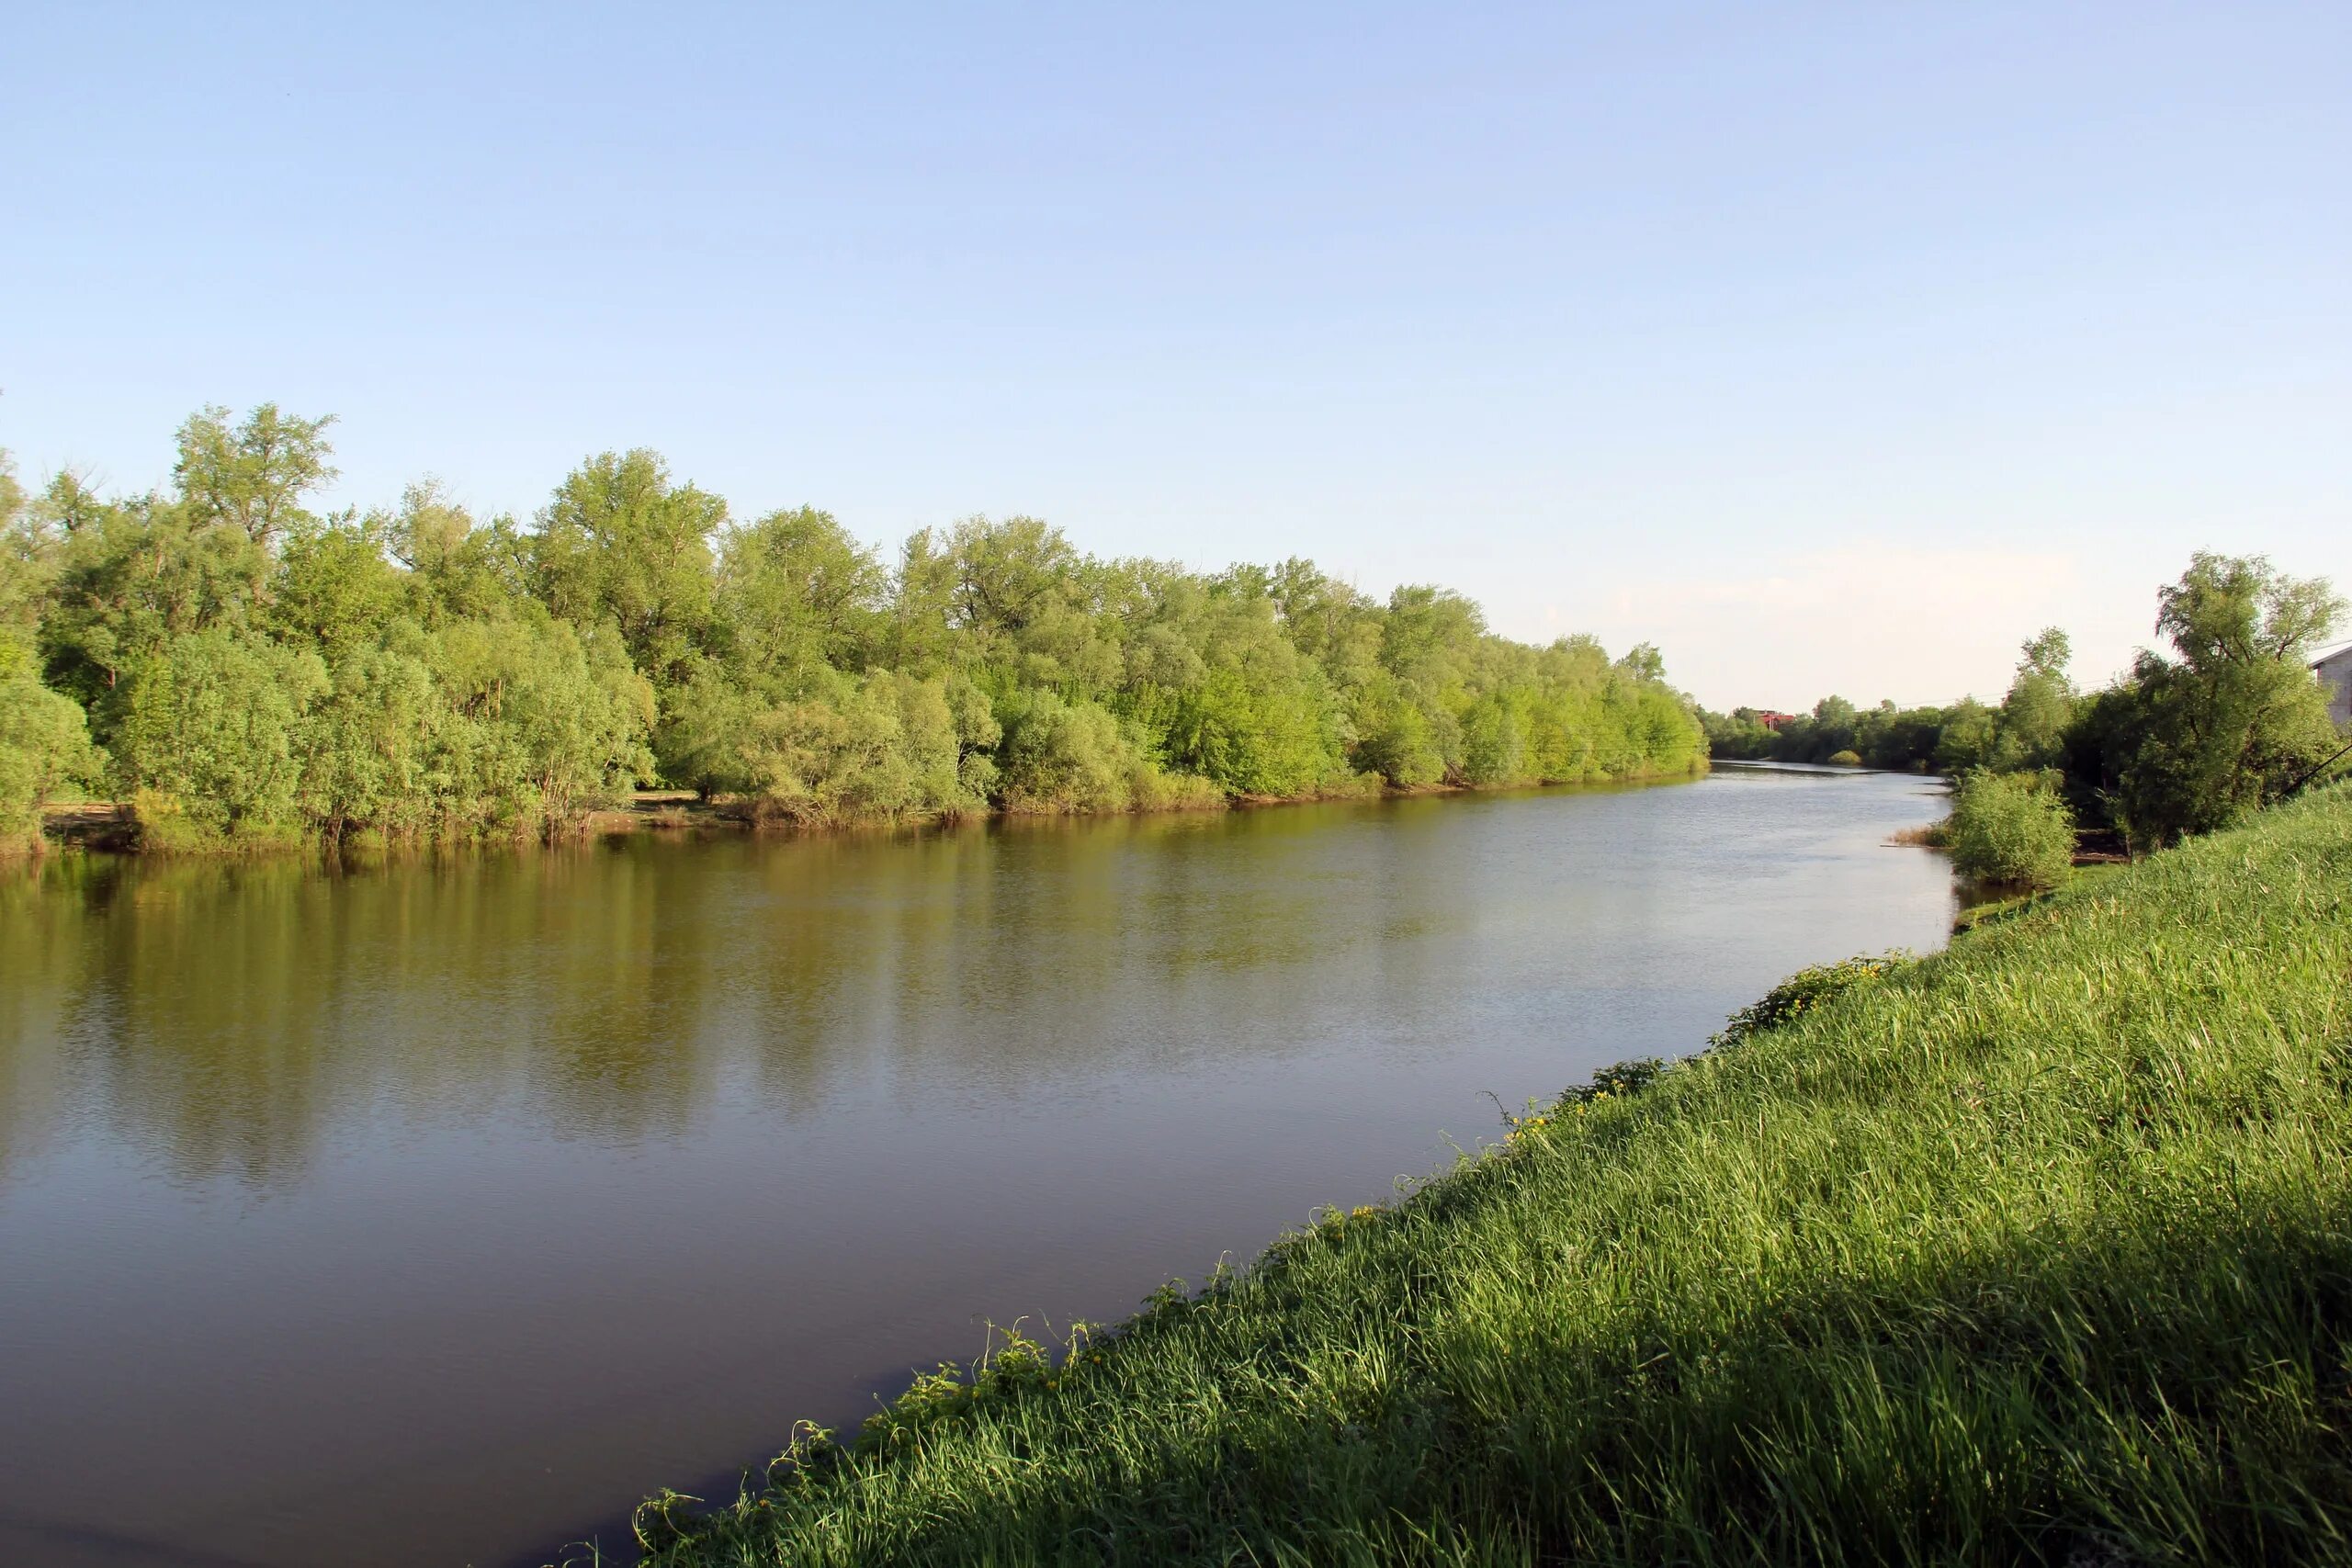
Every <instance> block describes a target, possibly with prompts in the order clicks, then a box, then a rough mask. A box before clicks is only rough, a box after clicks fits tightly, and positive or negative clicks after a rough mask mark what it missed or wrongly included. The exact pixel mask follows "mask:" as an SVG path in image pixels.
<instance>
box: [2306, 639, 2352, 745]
mask: <svg viewBox="0 0 2352 1568" xmlns="http://www.w3.org/2000/svg"><path fill="white" fill-rule="evenodd" d="M2312 669H2313V670H2315V671H2318V672H2319V680H2320V684H2321V685H2323V686H2325V687H2326V688H2327V716H2328V717H2330V718H2332V719H2334V720H2335V727H2336V728H2338V729H2342V728H2346V726H2352V648H2340V649H2336V650H2335V652H2334V653H2331V654H2329V655H2328V656H2327V657H2326V658H2324V659H2323V660H2320V661H2319V662H2318V663H2316V664H2314V665H2312Z"/></svg>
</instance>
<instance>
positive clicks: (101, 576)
mask: <svg viewBox="0 0 2352 1568" xmlns="http://www.w3.org/2000/svg"><path fill="white" fill-rule="evenodd" d="M35 511H36V513H38V514H39V515H40V517H42V518H43V519H44V520H45V521H46V522H47V523H48V524H49V525H51V526H52V527H54V528H55V529H56V530H57V533H58V535H59V542H58V546H57V551H56V574H55V578H54V581H52V583H51V588H50V591H49V594H48V601H47V604H45V605H44V607H43V612H42V615H41V622H40V647H41V651H42V655H43V658H44V660H45V661H46V664H47V667H48V670H49V673H50V676H51V681H52V682H54V683H55V684H56V685H57V686H58V687H59V688H60V689H62V690H63V691H65V692H66V693H68V694H71V695H73V696H74V697H75V698H76V699H78V700H79V701H81V702H83V703H84V704H85V705H97V704H98V703H99V700H100V699H101V698H103V697H105V696H106V695H107V694H109V693H111V692H113V691H114V690H115V688H116V687H117V686H118V685H119V683H120V682H121V680H122V678H123V675H124V673H125V671H128V670H129V669H130V666H131V665H132V664H134V663H135V662H137V661H138V660H141V659H142V658H144V657H146V656H147V655H148V654H149V653H152V652H153V651H154V650H155V649H158V648H160V647H161V646H162V645H163V644H164V642H165V641H167V640H168V639H170V638H173V637H182V636H186V635H187V634H189V633H191V632H197V631H201V630H204V629H206V628H207V627H210V626H236V625H242V624H244V623H245V622H246V621H248V620H249V619H251V617H252V615H253V611H254V605H255V604H256V603H257V602H258V600H259V598H260V596H261V593H262V589H263V585H264V584H265V583H266V581H267V580H268V575H269V571H270V558H269V555H268V553H267V552H266V550H265V549H264V548H263V547H261V546H260V545H259V544H257V543H255V542H254V539H253V538H252V537H251V536H248V535H247V534H246V532H245V530H244V529H243V528H242V527H239V526H235V525H230V524H226V523H222V522H220V521H217V520H216V521H210V522H208V521H205V520H203V519H202V518H201V517H200V516H198V514H196V513H194V512H192V511H191V509H190V508H189V507H188V506H187V505H185V504H183V503H181V502H172V501H166V500H164V499H162V498H160V497H157V496H153V495H147V496H139V497H134V498H132V499H130V500H128V501H122V502H109V501H102V500H100V499H99V498H98V497H97V496H96V495H95V494H93V493H92V492H91V491H90V490H89V488H88V487H87V486H86V485H85V484H84V483H83V481H82V480H81V479H80V478H79V477H78V476H77V475H75V474H74V473H73V472H71V471H70V470H69V471H66V472H63V473H60V474H59V475H58V476H57V477H56V478H55V479H53V480H51V483H50V486H49V488H48V490H47V491H46V492H44V493H43V495H42V497H41V499H40V501H39V502H36V503H35Z"/></svg>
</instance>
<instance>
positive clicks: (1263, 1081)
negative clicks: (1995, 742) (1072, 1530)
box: [0, 769, 1953, 1568]
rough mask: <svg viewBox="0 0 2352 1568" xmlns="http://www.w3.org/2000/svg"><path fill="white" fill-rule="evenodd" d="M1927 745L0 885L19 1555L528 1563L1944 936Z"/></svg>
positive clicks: (1, 1239)
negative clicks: (1702, 773)
mask: <svg viewBox="0 0 2352 1568" xmlns="http://www.w3.org/2000/svg"><path fill="white" fill-rule="evenodd" d="M1941 809H1942V803H1941V801H1940V799H1939V796H1938V795H1937V792H1936V787H1935V785H1933V784H1931V783H1929V782H1927V781H1922V780H1916V779H1910V778H1905V777H1897V776H1893V775H1856V774H1851V773H1840V774H1829V775H1820V774H1805V773H1788V772H1772V771H1765V770H1749V769H1724V770H1722V771H1720V772H1718V773H1715V774H1714V775H1713V776H1712V777H1710V778H1708V779H1706V780H1703V781H1702V782H1698V783H1694V784H1680V785H1675V786H1669V787H1660V788H1652V789H1643V790H1627V791H1560V792H1548V793H1539V794H1529V795H1510V796H1475V797H1455V798H1436V799H1418V800H1404V801H1390V802H1374V803H1364V804H1355V805H1346V806H1330V807H1290V808H1283V809H1275V810H1264V811H1248V812H1236V813H1232V814H1229V815H1221V816H1202V817H1169V818H1132V819H1117V820H1111V821H1097V822H1080V823H1015V824H1010V825H1004V826H992V827H978V828H972V829H959V830H956V831H950V832H940V833H931V834H923V835H915V836H900V837H879V836H876V837H859V836H843V837H838V838H827V839H809V840H750V839H736V840H704V841H699V842H696V841H679V840H657V839H653V838H638V839H631V840H616V841H613V842H610V843H606V844H602V845H596V846H591V847H587V848H583V849H581V850H578V851H572V852H544V853H531V854H518V855H512V856H499V855H482V856H471V857H460V858H455V859H449V860H446V861H439V862H429V863H406V864H396V865H391V866H387V867H382V868H378V869H374V870H368V871H360V872H351V873H344V874H329V873H327V872H324V871H322V870H321V869H319V868H317V867H315V866H310V865H303V864H294V863H278V864H261V865H227V866H224V865H209V864H197V865H171V864H148V863H122V862H111V861H107V860H103V859H89V860H79V861H65V862H51V863H49V864H48V865H47V866H45V867H44V868H43V869H41V870H40V872H38V873H37V874H31V875H22V874H20V875H17V876H16V877H14V878H8V879H0V1562H43V1563H46V1564H62V1565H66V1568H81V1565H85V1564H87V1565H97V1564H108V1565H116V1564H140V1565H157V1568H162V1565H168V1564H179V1565H184V1568H196V1565H215V1568H218V1565H227V1564H243V1565H264V1564H267V1565H277V1564H286V1565H298V1564H299V1565H303V1568H309V1565H313V1564H322V1563H339V1564H355V1565H365V1564H372V1563H385V1564H391V1563H399V1564H404V1565H405V1564H415V1563H424V1564H431V1563H449V1564H458V1563H476V1564H484V1565H491V1564H498V1565H505V1564H511V1563H515V1562H539V1561H542V1560H544V1559H546V1558H548V1557H550V1556H553V1555H554V1554H556V1553H557V1552H558V1551H560V1548H561V1547H562V1546H563V1544H564V1543H565V1542H566V1541H567V1540H574V1539H577V1538H579V1537H580V1536H582V1534H583V1533H586V1532H588V1531H591V1530H595V1531H597V1532H598V1533H599V1534H600V1535H601V1536H602V1537H603V1539H604V1540H605V1542H606V1544H607V1545H611V1544H615V1543H616V1541H617V1540H620V1539H623V1538H624V1537H625V1531H622V1530H619V1529H616V1514H617V1513H619V1512H620V1511H622V1510H625V1509H626V1506H627V1505H628V1503H629V1502H630V1501H632V1500H633V1499H635V1498H636V1497H638V1496H639V1495H642V1494H644V1493H645V1492H647V1491H649V1490H650V1489H652V1488H653V1487H654V1486H656V1485H658V1484H662V1483H676V1484H680V1485H687V1486H689V1487H690V1488H691V1487H692V1486H693V1485H694V1484H695V1483H704V1484H717V1485H719V1486H722V1487H724V1488H726V1489H727V1490H728V1491H729V1493H731V1487H732V1482H731V1477H732V1475H733V1473H734V1472H736V1471H737V1470H738V1469H740V1467H741V1466H742V1465H744V1464H746V1463H751V1462H756V1461H759V1460H761V1459H763V1458H764V1457H765V1456H766V1455H768V1454H769V1453H772V1452H773V1451H774V1450H775V1449H776V1448H778V1447H779V1446H781V1444H782V1441H783V1439H784V1438H785V1437H786V1433H787V1430H788V1428H789V1427H790V1425H791V1423H792V1421H793V1420H794V1419H795V1418H796V1417H799V1416H815V1417H819V1418H821V1419H825V1420H828V1421H831V1422H835V1423H841V1424H848V1423H852V1422H854V1421H855V1420H856V1419H857V1418H858V1416H860V1415H862V1414H863V1413H864V1412H865V1411H866V1410H868V1409H870V1408H871V1407H872V1403H873V1398H874V1396H875V1394H876V1392H891V1391H895V1389H896V1388H897V1387H899V1386H900V1385H901V1384H902V1383H903V1382H904V1380H905V1377H906V1373H907V1371H908V1369H909V1368H910V1367H912V1366H915V1365H918V1364H925V1365H927V1364H929V1363H930V1362H933V1361H936V1360H938V1359H967V1358H968V1357H970V1356H971V1355H973V1354H974V1353H976V1352H978V1350H979V1349H980V1348H981V1347H982V1344H983V1341H984V1337H985V1333H986V1329H985V1324H986V1323H987V1322H988V1321H990V1320H993V1321H995V1322H998V1323H1012V1322H1013V1321H1014V1320H1016V1319H1026V1321H1027V1324H1028V1325H1030V1326H1031V1327H1032V1328H1035V1327H1036V1326H1038V1325H1040V1324H1041V1323H1050V1324H1052V1325H1059V1324H1061V1323H1064V1322H1066V1321H1067V1320H1068V1318H1069V1316H1071V1315H1073V1314H1075V1315H1080V1316H1085V1317H1091V1318H1113V1317H1117V1316H1119V1315H1122V1314H1124V1313H1125V1312H1126V1311H1127V1310H1129V1309H1130V1308H1131V1307H1132V1306H1133V1305H1134V1303H1136V1300H1137V1299H1138V1298H1139V1297H1141V1296H1142V1295H1144V1294H1145V1293H1146V1292H1148V1291H1149V1290H1150V1289H1151V1288H1152V1287H1154V1286H1155V1285H1157V1284H1159V1282H1161V1281H1162V1280H1166V1279H1168V1278H1170V1276H1171V1275H1181V1276H1185V1277H1188V1278H1192V1279H1195V1280H1196V1279H1198V1278H1199V1277H1200V1276H1201V1275H1202V1274H1204V1272H1206V1271H1207V1269H1209V1268H1210V1267H1211V1266H1213V1265H1214V1264H1215V1262H1216V1259H1217V1258H1219V1257H1220V1255H1227V1254H1229V1255H1231V1256H1232V1257H1233V1258H1235V1259H1236V1260H1237V1261H1238V1260H1240V1259H1244V1258H1248V1257H1249V1256H1250V1255H1251V1254H1253V1253H1255V1252H1256V1251H1257V1250H1258V1249H1259V1248H1260V1247H1262V1246H1263V1245H1264V1244H1265V1243H1266V1242H1267V1241H1268V1240H1270V1239H1271V1238H1272V1236H1273V1235H1275V1234H1276V1233H1278V1232H1279V1231H1281V1230H1283V1229H1284V1228H1286V1227H1289V1226H1293V1225H1296V1224H1301V1223H1304V1222H1305V1221H1306V1219H1307V1218H1308V1216H1309V1214H1310V1212H1311V1211H1312V1210H1313V1209H1314V1208H1316V1207H1317V1205H1321V1204H1326V1203H1339V1204H1353V1203H1357V1202H1363V1201H1374V1200H1377V1199H1380V1198H1382V1197H1385V1196H1386V1195H1387V1194H1388V1192H1389V1191H1390V1189H1391V1187H1392V1184H1393V1183H1394V1182H1395V1180H1396V1179H1397V1178H1399V1177H1402V1176H1411V1175H1419V1174H1422V1173H1426V1172H1428V1171H1430V1170H1431V1169H1434V1168H1439V1167H1441V1166H1442V1165H1443V1164H1445V1163H1446V1162H1447V1161H1449V1160H1450V1159H1451V1158H1452V1157H1453V1147H1454V1146H1456V1145H1459V1146H1463V1147H1472V1146H1475V1145H1476V1144H1477V1143H1479V1142H1481V1141H1483V1140H1489V1139H1491V1138H1492V1137H1493V1136H1495V1135H1496V1134H1497V1133H1498V1131H1499V1128H1498V1116H1497V1111H1496V1106H1495V1104H1494V1102H1493V1101H1492V1100H1488V1099H1487V1092H1489V1091H1491V1092H1492V1093H1493V1094H1494V1095H1495V1096H1497V1097H1498V1098H1499V1099H1500V1100H1502V1101H1503V1102H1504V1103H1506V1104H1513V1105H1516V1104H1517V1103H1519V1102H1521V1101H1523V1100H1526V1099H1527V1098H1528V1097H1529V1096H1532V1095H1547V1094H1550V1093H1553V1092H1555V1091H1556V1090H1558V1089H1560V1088H1562V1087H1563V1086H1565V1085H1566V1084H1567V1083H1569V1082H1571V1081H1575V1080H1581V1079H1582V1078H1583V1077H1586V1076H1587V1075H1588V1074H1589V1072H1590V1071H1591V1070H1592V1069H1593V1068H1594V1067H1596V1066H1601V1065H1603V1064H1605V1063H1608V1062H1611V1061H1614V1060H1617V1059H1619V1058H1622V1057H1625V1056H1630V1055H1648V1054H1657V1055H1669V1054H1674V1053H1678V1052H1681V1051H1685V1050H1689V1049H1691V1048H1693V1047H1695V1046H1697V1045H1699V1044H1700V1043H1702V1042H1703V1041H1704V1039H1705V1037H1706V1035H1707V1033H1708V1032H1710V1030H1712V1029H1713V1027H1715V1025H1716V1024H1717V1023H1719V1022H1720V1021H1721V1020H1722V1018H1723V1016H1724V1014H1725V1013H1726V1012H1728V1011H1730V1010H1732V1009H1733V1008H1735V1007H1736V1006H1738V1005H1740V1004H1742V1003H1744V1002H1746V1001H1748V1000H1750V999H1752V998H1754V997H1755V996H1756V995H1758V993H1759V992H1761V991H1762V990H1763V989H1764V988H1766V987H1769V986H1770V984H1771V983H1772V982H1773V981H1774V980H1776V979H1778V978H1779V977H1780V976H1782V975H1784V974H1786V973H1787V972H1788V971H1790V970H1792V969H1793V968H1796V967H1798V966H1800V965H1802V964H1807V963H1811V962H1815V961H1818V960H1822V959H1827V958H1835V957H1839V956H1843V955H1844V954H1847V953H1852V952H1857V951H1861V950H1877V949H1882V948H1885V947H1888V946H1897V945H1900V946H1911V947H1917V948H1923V949H1924V948H1928V947H1932V946H1935V945H1937V944H1939V942H1941V940H1942V937H1943V933H1944V932H1945V931H1946V930H1947V929H1948V928H1949V925H1950V922H1951V914H1952V908H1953V898H1952V892H1951V884H1950V878H1949V874H1948V872H1947V870H1946V868H1945V865H1944V863H1943V862H1942V860H1941V859H1940V858H1939V857H1937V856H1934V855H1931V854H1929V853H1927V852H1921V851H1918V850H1910V849H1898V848H1891V847H1888V846H1887V845H1886V843H1885V840H1886V839H1887V837H1888V835H1889V834H1890V833H1892V832H1893V831H1894V830H1895V829H1900V828H1905V827H1911V826H1915V825H1917V824H1920V823H1924V822H1927V821H1929V820H1931V819H1932V818H1935V817H1936V816H1938V815H1939V814H1940V811H1941Z"/></svg>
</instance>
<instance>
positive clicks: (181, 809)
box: [110, 626, 327, 846]
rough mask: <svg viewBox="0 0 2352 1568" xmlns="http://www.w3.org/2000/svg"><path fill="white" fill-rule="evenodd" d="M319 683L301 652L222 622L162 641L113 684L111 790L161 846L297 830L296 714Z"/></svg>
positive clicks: (300, 724) (322, 673)
mask: <svg viewBox="0 0 2352 1568" xmlns="http://www.w3.org/2000/svg"><path fill="white" fill-rule="evenodd" d="M326 688H327V673H326V668H325V666H324V665H323V664H322V663H321V661H320V660H319V657H318V655H317V654H315V653H311V652H310V651H308V650H305V649H291V648H283V647H279V646H278V645H277V644H274V643H270V642H266V641H264V640H262V639H260V638H258V637H253V636H251V635H250V634H247V633H243V632H238V631H234V630H232V629H230V628H229V627H226V626H213V627H209V628H207V629H205V630H202V631H195V632H189V633H187V634H186V635H184V636H180V637H172V638H169V639H168V640H166V641H164V643H163V644H161V645H160V646H159V647H157V648H156V649H153V651H151V652H149V653H147V654H145V655H144V656H142V657H141V660H140V661H139V663H138V664H137V665H136V666H135V667H134V668H133V670H132V671H131V672H130V679H129V681H128V682H127V685H126V688H125V690H124V693H123V699H122V702H121V705H120V716H119V722H118V723H117V724H116V726H115V727H114V732H113V739H112V742H111V746H110V750H111V751H112V753H113V759H114V765H115V771H116V775H117V780H118V787H119V789H120V790H121V792H122V793H123V794H124V795H129V796H131V797H133V798H135V799H137V800H139V802H140V815H141V822H142V825H143V826H144V828H145V829H146V830H148V831H149V832H151V833H156V834H160V835H161V836H163V837H164V839H165V840H166V842H167V845H168V846H181V845H193V844H196V843H207V842H237V841H247V842H250V841H266V840H284V839H286V838H288V837H289V836H291V835H293V834H295V833H296V832H298V831H299V830H300V826H301V818H300V810H299V807H298V797H299V794H300V787H301V782H302V767H303V756H302V750H301V747H302V742H303V740H304V739H305V722H304V721H305V719H306V717H307V716H308V714H309V711H310V708H311V704H312V703H313V702H315V701H316V700H317V699H318V697H319V696H320V695H321V694H322V693H323V692H324V691H325V690H326Z"/></svg>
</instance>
